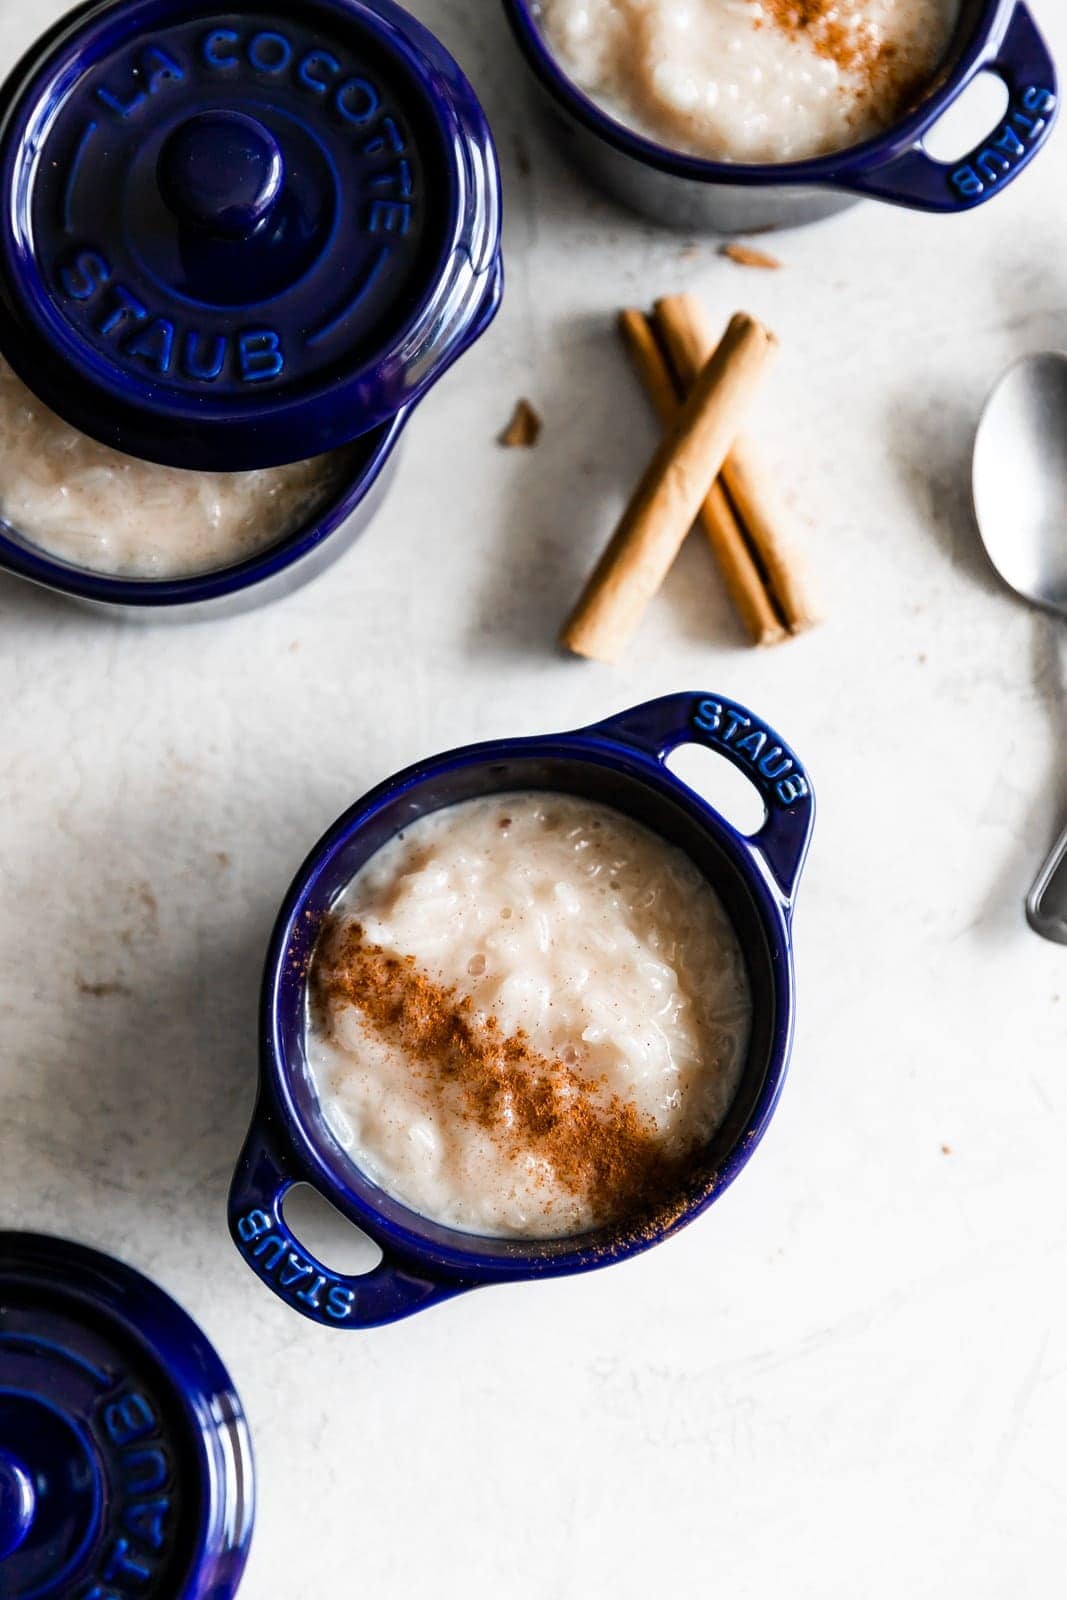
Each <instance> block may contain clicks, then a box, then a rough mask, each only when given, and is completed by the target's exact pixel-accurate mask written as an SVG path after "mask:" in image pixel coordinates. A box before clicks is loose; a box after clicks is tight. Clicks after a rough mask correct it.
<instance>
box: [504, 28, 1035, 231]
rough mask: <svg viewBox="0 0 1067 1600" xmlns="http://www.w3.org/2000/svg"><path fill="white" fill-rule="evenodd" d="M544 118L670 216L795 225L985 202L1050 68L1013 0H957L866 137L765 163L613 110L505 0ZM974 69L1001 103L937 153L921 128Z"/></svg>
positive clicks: (1003, 183) (587, 160) (620, 183)
mask: <svg viewBox="0 0 1067 1600" xmlns="http://www.w3.org/2000/svg"><path fill="white" fill-rule="evenodd" d="M503 4H504V10H505V12H506V14H507V17H508V21H509V22H510V25H511V28H512V31H513V33H514V35H515V38H516V40H517V42H518V44H519V47H520V49H521V51H522V54H523V56H524V57H525V59H526V61H527V63H528V65H529V66H530V67H531V68H532V70H533V74H534V76H535V78H536V79H537V82H538V84H539V86H540V89H541V92H542V98H543V102H544V104H545V106H546V108H547V109H548V110H549V111H550V113H551V114H552V126H553V128H554V130H555V131H556V133H557V134H560V135H561V136H562V139H563V143H564V147H565V149H566V150H567V152H568V154H569V155H570V156H571V157H572V159H573V161H574V162H575V164H576V165H577V166H578V167H579V168H580V169H581V170H582V171H583V172H584V173H585V174H586V175H587V176H588V177H589V178H591V179H592V181H593V182H594V183H596V184H597V185H598V187H600V188H602V189H604V190H605V191H606V192H607V193H608V194H610V195H612V196H613V197H614V198H615V199H617V200H619V201H621V202H622V203H623V204H624V205H627V206H630V207H631V208H632V209H633V210H635V211H637V212H640V213H641V214H642V215H644V216H648V217H651V218H652V219H653V220H655V221H658V222H663V223H665V224H667V225H668V226H673V227H678V228H687V229H694V228H696V229H700V228H707V229H710V230H713V231H717V232H721V233H743V232H746V231H750V230H758V229H765V228H786V227H793V226H796V225H797V224H800V223H805V222H814V221H816V220H818V219H819V218H821V217H828V216H832V215H833V214H834V213H836V212H838V211H841V210H843V209H844V208H845V207H846V206H849V205H851V204H853V203H854V201H855V200H856V199H857V198H858V197H861V196H873V197H874V198H876V199H879V200H888V201H891V202H893V203H894V204H896V205H902V206H909V207H912V208H913V209H915V210H919V211H931V212H941V213H951V212H959V211H966V210H969V209H970V208H971V207H973V206H978V205H983V204H984V203H985V202H986V201H987V200H990V199H992V198H993V196H994V195H996V194H997V193H999V191H1000V190H1002V189H1004V188H1006V187H1007V185H1008V184H1009V183H1011V182H1012V181H1013V180H1014V179H1015V178H1016V177H1018V175H1019V173H1020V172H1022V170H1023V169H1024V168H1025V167H1026V166H1027V164H1028V163H1029V162H1030V161H1031V160H1032V159H1033V157H1034V156H1035V155H1036V154H1037V153H1038V151H1039V150H1040V149H1041V147H1042V145H1043V144H1044V143H1045V142H1046V140H1047V139H1048V137H1049V134H1050V133H1051V132H1052V126H1053V122H1054V120H1055V116H1056V111H1057V81H1056V70H1055V66H1054V64H1053V61H1052V58H1051V56H1050V54H1049V51H1048V47H1047V46H1046V44H1045V42H1044V40H1043V39H1042V37H1041V34H1040V33H1039V31H1038V29H1037V26H1036V24H1035V22H1034V19H1033V17H1032V16H1031V14H1030V11H1029V9H1028V7H1027V6H1026V5H1025V4H1024V3H1022V0H964V3H963V6H962V9H961V13H960V17H959V21H958V23H957V25H956V29H955V32H954V35H953V38H952V42H951V45H950V48H949V51H948V54H947V56H946V58H945V61H944V63H943V64H942V67H941V69H940V70H939V71H938V73H937V74H936V76H935V77H934V79H933V81H932V82H931V84H930V85H929V88H928V89H927V91H926V93H925V94H924V95H923V96H922V97H921V98H920V99H919V100H918V102H917V103H913V104H911V105H910V107H909V108H908V109H907V111H906V112H905V113H904V115H902V116H901V117H900V118H899V119H898V120H897V121H896V122H894V123H893V125H892V126H891V127H889V128H888V129H886V131H885V132H884V133H881V134H879V135H878V136H877V137H875V138H871V139H867V140H865V141H864V142H862V143H860V144H855V145H852V146H850V147H848V148H845V149H842V150H840V151H837V152H835V153H833V154H830V155H823V156H820V157H818V158H817V159H813V160H807V161H787V162H782V163H779V164H773V165H767V164H764V165H748V164H745V163H743V162H727V161H709V160H704V159H702V158H701V157H699V156H694V155H687V154H684V153H682V152H680V151H678V150H673V149H670V148H668V147H666V146H665V145H663V144H660V143H657V142H656V141H655V140H654V139H652V138H647V137H645V136H643V135H642V134H641V133H638V132H635V131H634V130H633V129H632V128H630V127H628V126H626V125H625V124H624V123H622V122H620V121H618V120H617V119H616V118H615V117H614V116H612V115H610V114H609V113H608V112H607V111H606V110H604V109H603V107H602V106H600V105H599V104H598V103H597V102H596V100H594V99H593V98H592V97H591V96H590V95H588V94H586V93H585V92H584V91H583V90H582V89H581V88H580V87H579V86H578V85H577V84H576V83H574V82H573V81H572V80H571V78H570V77H568V75H567V73H566V72H565V71H564V69H563V67H562V66H561V65H560V63H559V61H558V60H557V59H556V57H555V55H554V53H553V51H552V49H551V48H550V45H549V43H548V41H547V39H546V37H545V35H544V33H543V31H542V26H541V22H540V20H539V9H540V7H539V0H503ZM982 72H988V73H993V74H995V75H996V76H997V77H999V78H1000V79H1002V81H1003V82H1004V84H1005V86H1006V88H1007V91H1008V106H1007V110H1006V111H1005V112H1004V115H1003V117H1002V118H1001V121H1000V122H999V124H998V125H997V126H996V127H995V128H993V129H991V130H990V132H989V133H988V135H987V137H986V138H985V139H983V140H982V141H981V143H980V144H978V146H977V147H976V148H975V149H974V150H972V151H971V152H970V153H969V154H968V155H966V156H965V157H963V158H962V159H960V160H957V161H950V162H942V161H937V160H935V159H934V158H933V157H932V156H930V155H928V154H927V153H926V151H925V149H924V146H923V140H924V138H925V136H926V135H927V134H928V133H929V132H930V130H931V129H932V128H933V127H934V125H935V124H936V123H937V121H938V119H939V118H940V117H941V116H942V114H943V113H944V112H945V111H946V110H947V108H948V107H949V106H951V105H952V104H953V103H954V102H955V101H956V100H958V99H959V97H960V96H961V95H962V94H963V92H964V90H965V89H966V88H967V86H968V85H969V84H970V83H971V82H973V80H974V79H975V77H976V76H977V75H978V74H979V73H982Z"/></svg>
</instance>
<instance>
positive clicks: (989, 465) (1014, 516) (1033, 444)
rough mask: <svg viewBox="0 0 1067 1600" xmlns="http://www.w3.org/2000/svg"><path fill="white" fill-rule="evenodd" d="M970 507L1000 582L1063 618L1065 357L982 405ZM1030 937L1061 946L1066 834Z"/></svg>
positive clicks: (1032, 363)
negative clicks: (1035, 934)
mask: <svg viewBox="0 0 1067 1600" xmlns="http://www.w3.org/2000/svg"><path fill="white" fill-rule="evenodd" d="M973 489H974V509H975V514H976V516H977V518H978V528H979V532H980V533H981V535H982V542H983V543H984V545H985V547H986V551H987V553H988V555H989V559H990V561H992V563H993V565H994V567H996V569H997V571H998V572H999V573H1000V576H1001V577H1002V578H1003V579H1004V582H1005V583H1006V584H1008V585H1009V586H1010V587H1011V588H1012V589H1014V590H1015V592H1016V594H1018V595H1021V596H1022V598H1023V599H1024V600H1029V601H1030V603H1031V604H1032V605H1035V606H1041V607H1043V608H1044V609H1045V610H1046V611H1054V612H1057V613H1058V614H1059V615H1060V616H1061V617H1063V618H1064V619H1065V620H1067V355H1060V354H1058V353H1053V352H1050V353H1048V354H1046V355H1036V356H1027V357H1025V358H1024V359H1023V360H1022V361H1019V362H1016V364H1015V366H1013V367H1009V368H1008V370H1007V372H1006V373H1005V374H1004V376H1003V377H1002V378H1001V379H1000V382H999V383H998V384H997V386H996V388H995V389H994V390H993V393H992V394H991V395H990V397H989V399H988V401H987V402H986V407H985V410H984V412H983V413H982V420H981V423H980V424H979V428H978V437H977V438H976V440H975V443H974V469H973ZM1026 916H1027V920H1028V921H1029V923H1030V926H1031V927H1032V928H1033V929H1034V931H1035V933H1039V934H1041V936H1042V937H1043V938H1045V939H1053V940H1055V941H1056V942H1057V943H1058V944H1067V828H1065V829H1064V831H1063V833H1062V834H1061V835H1060V838H1059V840H1058V841H1057V843H1056V845H1055V847H1054V848H1053V851H1052V854H1051V855H1050V856H1049V858H1048V860H1047V861H1046V863H1045V865H1044V866H1043V867H1042V869H1041V871H1040V872H1039V873H1038V876H1037V880H1036V882H1035V883H1034V886H1033V888H1032V889H1031V891H1030V894H1029V896H1028V897H1027V901H1026Z"/></svg>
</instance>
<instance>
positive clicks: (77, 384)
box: [0, 0, 503, 616]
mask: <svg viewBox="0 0 1067 1600" xmlns="http://www.w3.org/2000/svg"><path fill="white" fill-rule="evenodd" d="M0 197H2V198H3V201H4V204H3V206H2V208H0V357H2V363H0V567H5V568H7V569H8V570H9V571H11V572H14V573H16V574H18V575H20V576H23V577H27V578H30V579H31V580H33V581H35V582H38V583H41V584H45V585H47V586H49V587H51V588H54V589H56V590H58V591H59V592H61V593H66V594H70V595H72V596H75V597H77V598H80V599H85V600H90V601H93V602H95V603H98V604H102V605H113V606H121V607H124V608H128V609H129V610H130V611H132V612H134V613H135V614H137V613H139V614H140V615H141V616H153V615H156V616H158V615H161V614H165V612H164V610H163V608H171V610H172V614H175V615H183V614H184V615H188V614H190V612H189V610H188V609H184V608H195V610H194V611H193V613H192V614H195V615H198V616H199V615H202V614H210V613H211V612H217V611H218V610H224V609H225V610H233V609H241V608H242V607H243V606H244V605H246V604H249V603H254V602H257V601H259V600H262V599H265V598H268V597H273V596H275V595H278V594H280V593H284V592H286V591H287V590H288V589H290V588H293V587H295V586H296V584H298V583H300V582H303V581H304V580H305V579H307V578H309V577H311V576H313V575H315V574H316V573H317V572H318V571H320V570H321V569H322V567H324V566H325V565H327V564H328V562H329V561H332V560H333V559H334V558H335V557H336V556H337V555H338V554H340V552H341V551H342V550H343V549H345V548H347V546H348V544H349V543H350V542H351V541H352V539H353V538H354V537H355V536H356V534H357V533H359V532H360V531H362V528H363V527H364V526H365V525H366V524H367V523H368V522H369V521H370V519H371V517H372V515H373V514H374V512H375V511H376V509H377V506H378V503H379V501H380V498H381V495H382V493H383V492H384V488H385V485H386V482H387V473H386V470H385V469H386V466H387V465H388V464H389V462H390V458H391V457H392V456H393V452H394V447H395V445H396V444H397V441H398V439H399V436H400V433H401V431H402V429H403V428H404V426H405V425H406V422H407V420H408V418H409V416H410V414H411V411H412V408H413V407H414V406H415V405H416V404H417V403H418V402H419V401H420V400H421V399H422V398H423V397H425V396H426V395H427V394H428V393H429V391H430V389H431V388H432V387H433V385H434V384H435V383H436V382H437V380H438V379H439V378H440V377H441V376H442V375H443V374H444V372H445V371H446V370H447V369H448V368H449V367H451V366H452V364H453V363H454V362H455V361H457V360H458V359H459V357H461V356H462V355H463V353H464V352H465V351H466V349H467V348H468V347H469V346H470V345H471V344H472V343H473V342H474V341H475V340H476V339H477V338H478V337H479V336H480V335H481V333H482V332H483V331H484V330H485V328H486V327H487V326H488V324H489V322H490V321H491V320H492V318H493V316H494V315H495V312H496V310H497V307H498V305H499V302H500V297H501V292H502V281H503V280H502V262H501V250H500V199H499V172H498V167H497V161H496V154H495V149H494V146H493V141H492V135H491V133H490V131H489V127H488V124H487V122H486V120H485V116H484V113H483V112H482V109H481V106H480V104H479V103H478V100H477V98H476V96H475V94H474V92H473V90H472V88H471V86H470V84H469V83H468V82H467V80H466V78H465V77H464V76H463V74H462V72H461V71H460V69H459V67H458V65H457V64H456V62H455V61H454V60H453V59H452V57H451V56H450V55H448V53H447V52H446V51H445V50H444V48H443V47H442V46H441V44H440V43H439V42H438V41H437V39H436V38H435V37H434V36H433V35H432V34H431V33H429V31H428V30H427V29H425V28H424V27H423V26H422V25H421V24H420V23H419V22H418V21H417V20H416V19H415V18H413V17H412V16H410V15H409V14H408V13H407V12H406V11H404V10H403V9H402V8H401V7H400V6H398V5H397V4H395V3H394V0H376V4H375V5H373V6H365V5H352V4H350V3H349V0H301V4H300V5H299V6H291V5H285V4H282V3H281V0H262V4H257V5H254V6H252V5H242V6H238V7H237V8H236V9H234V8H233V7H229V6H226V5H225V4H220V0H94V3H92V4H87V5H83V6H81V7H79V8H77V9H76V10H75V11H74V12H73V13H72V14H71V15H70V16H69V17H66V18H63V19H60V21H58V22H57V23H56V24H55V25H54V26H53V27H52V28H50V29H49V31H48V32H47V33H46V34H45V35H44V36H43V37H42V38H41V39H40V40H39V41H38V42H37V44H36V45H35V46H33V47H32V48H31V49H30V50H29V51H28V52H27V54H26V55H25V56H23V58H22V59H21V60H20V61H19V62H18V63H17V64H16V65H15V67H14V68H13V70H12V71H11V73H10V74H9V76H8V77H7V79H6V80H5V81H4V83H3V84H2V85H0ZM179 608H183V609H181V610H179Z"/></svg>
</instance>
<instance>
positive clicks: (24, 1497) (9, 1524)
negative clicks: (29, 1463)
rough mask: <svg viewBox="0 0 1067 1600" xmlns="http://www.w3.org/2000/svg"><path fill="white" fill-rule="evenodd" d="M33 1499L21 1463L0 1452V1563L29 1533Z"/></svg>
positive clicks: (30, 1486)
mask: <svg viewBox="0 0 1067 1600" xmlns="http://www.w3.org/2000/svg"><path fill="white" fill-rule="evenodd" d="M35 1509H36V1496H35V1495H34V1492H33V1484H32V1482H31V1481H30V1475H29V1473H28V1472H27V1471H26V1469H25V1467H24V1466H23V1465H22V1463H21V1462H19V1461H16V1460H15V1457H14V1456H12V1455H9V1454H8V1453H7V1451H6V1450H2V1449H0V1561H4V1560H6V1558H7V1557H8V1556H10V1555H13V1554H14V1552H15V1551H16V1550H17V1549H18V1547H19V1545H20V1544H21V1543H22V1541H23V1540H24V1539H25V1537H26V1535H27V1534H28V1533H29V1531H30V1524H31V1523H32V1522H33V1513H34V1511H35Z"/></svg>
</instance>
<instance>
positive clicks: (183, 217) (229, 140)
mask: <svg viewBox="0 0 1067 1600" xmlns="http://www.w3.org/2000/svg"><path fill="white" fill-rule="evenodd" d="M156 175H157V177H158V180H159V188H160V192H161V194H162V196H163V198H164V200H165V201H166V203H167V205H168V207H169V208H170V210H171V211H172V212H173V213H174V215H175V216H176V217H177V218H178V220H179V221H180V222H185V223H188V224H190V225H191V226H192V227H195V228H200V229H203V230H204V231H206V232H208V233H213V234H218V235H221V236H222V237H223V238H227V239H243V238H246V237H247V236H248V235H249V234H251V233H254V232H255V230H256V228H258V227H259V225H260V223H261V222H263V221H264V220H265V219H266V218H267V217H268V216H269V215H270V213H271V211H272V210H273V208H274V203H275V201H276V200H277V198H278V196H279V194H280V193H281V189H282V178H283V176H284V167H283V163H282V153H281V150H280V149H279V148H278V141H277V140H276V139H275V137H274V135H273V134H272V133H271V131H270V129H269V128H265V127H264V126H263V124H262V123H261V122H257V121H256V119H255V118H254V117H249V116H246V115H245V113H244V112H243V111H201V112H199V113H198V114H197V115H196V116H193V117H189V118H188V120H187V121H185V122H182V123H180V124H179V126H178V127H177V128H175V129H174V131H173V132H172V133H171V134H169V135H168V137H167V140H166V142H165V143H164V145H163V148H162V150H161V151H160V153H159V163H158V166H157V168H156Z"/></svg>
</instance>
